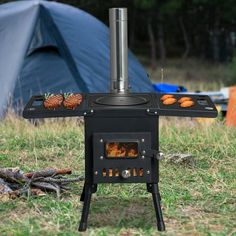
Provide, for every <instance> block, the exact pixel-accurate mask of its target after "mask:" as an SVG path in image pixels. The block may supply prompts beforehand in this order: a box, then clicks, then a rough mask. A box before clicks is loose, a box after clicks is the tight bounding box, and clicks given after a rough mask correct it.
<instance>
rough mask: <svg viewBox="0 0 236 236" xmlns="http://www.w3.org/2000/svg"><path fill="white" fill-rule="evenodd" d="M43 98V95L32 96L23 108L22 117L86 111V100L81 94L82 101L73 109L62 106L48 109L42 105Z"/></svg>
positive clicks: (50, 115) (64, 114) (51, 116)
mask: <svg viewBox="0 0 236 236" xmlns="http://www.w3.org/2000/svg"><path fill="white" fill-rule="evenodd" d="M43 100H44V96H43V95H38V96H32V97H31V98H30V100H29V102H28V103H27V104H26V106H25V108H24V111H23V117H24V118H26V119H34V118H56V117H72V116H83V115H84V112H85V111H86V103H87V101H86V97H85V95H83V101H82V103H81V104H80V106H78V107H77V108H76V109H75V110H70V109H66V108H64V107H63V106H61V107H59V108H57V109H55V110H48V109H46V108H45V107H44V106H43Z"/></svg>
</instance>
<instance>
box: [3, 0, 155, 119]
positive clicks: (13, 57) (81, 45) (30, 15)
mask: <svg viewBox="0 0 236 236" xmlns="http://www.w3.org/2000/svg"><path fill="white" fill-rule="evenodd" d="M109 77H110V49H109V30H108V28H107V27H106V26H105V25H104V24H103V23H102V22H100V21H98V20H97V19H96V18H94V17H93V16H91V15H89V14H88V13H86V12H84V11H82V10H79V9H77V8H74V7H71V6H68V5H65V4H60V3H56V2H47V1H38V0H37V1H17V2H11V3H7V4H2V5H0V85H1V94H0V116H2V115H3V114H4V111H6V109H7V107H8V106H9V103H10V104H11V105H13V106H14V107H15V108H16V106H19V104H21V107H22V105H24V104H25V103H26V102H27V101H28V99H29V97H30V96H31V95H34V94H44V93H46V92H51V93H58V92H74V91H80V92H109ZM129 81H130V86H131V90H132V91H133V92H148V91H149V92H150V91H153V88H152V84H151V82H150V80H149V78H148V76H147V74H146V72H145V70H144V68H143V67H142V65H141V64H140V63H139V62H138V61H137V59H136V58H135V57H134V56H133V55H132V54H131V53H130V52H129Z"/></svg>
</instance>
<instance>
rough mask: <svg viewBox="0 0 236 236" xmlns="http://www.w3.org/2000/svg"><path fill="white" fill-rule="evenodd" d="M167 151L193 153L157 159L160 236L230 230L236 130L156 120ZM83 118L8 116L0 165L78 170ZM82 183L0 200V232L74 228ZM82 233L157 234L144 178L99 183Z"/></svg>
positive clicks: (234, 227) (234, 221)
mask: <svg viewBox="0 0 236 236" xmlns="http://www.w3.org/2000/svg"><path fill="white" fill-rule="evenodd" d="M160 123H161V131H160V145H161V150H162V151H163V152H164V153H165V154H168V153H176V152H181V153H191V154H192V155H193V156H194V165H184V164H173V163H170V162H169V161H168V160H165V159H164V160H162V161H161V172H160V189H161V195H162V206H163V213H164V218H165V222H166V227H167V231H166V232H165V233H162V234H161V235H217V236H218V235H236V197H235V196H236V159H235V158H236V129H233V128H227V127H226V126H225V125H224V124H223V123H222V122H220V121H217V122H215V123H213V124H202V123H198V122H197V121H196V120H191V119H177V118H171V119H170V118H168V119H161V122H160ZM83 148H84V140H83V125H81V122H80V121H78V120H75V119H68V120H47V121H46V122H45V123H43V124H40V125H38V126H36V127H35V126H33V125H32V124H30V123H28V122H27V121H25V120H22V119H20V118H15V117H13V116H8V117H7V118H6V119H5V120H4V121H3V122H1V123H0V166H1V167H15V166H19V167H20V168H21V169H22V170H24V171H29V170H37V169H41V168H46V167H57V168H60V167H71V168H72V169H73V172H74V174H78V175H83V174H84V150H83ZM82 184H83V183H79V184H74V185H73V191H70V192H66V193H64V194H63V196H62V198H61V199H60V200H59V199H57V198H56V196H55V194H53V193H51V194H48V195H47V196H44V197H31V198H29V199H25V198H19V199H15V200H11V201H7V202H3V201H1V200H0V219H1V220H0V235H1V236H2V235H22V236H23V235H24V236H25V235H78V233H77V230H76V229H77V226H78V222H79V219H80V211H81V208H82V204H81V203H80V202H79V195H80V193H81V191H82ZM81 235H101V236H103V235H122V236H125V235H126V236H128V235H159V233H158V232H157V231H156V227H155V214H154V209H153V205H152V198H151V195H150V194H149V193H147V192H146V187H145V185H144V184H126V185H120V184H116V185H110V184H108V185H99V188H98V192H97V193H96V194H94V195H93V198H92V204H91V211H90V215H89V227H88V230H87V232H86V233H83V234H81Z"/></svg>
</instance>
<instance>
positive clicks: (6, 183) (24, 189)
mask: <svg viewBox="0 0 236 236" xmlns="http://www.w3.org/2000/svg"><path fill="white" fill-rule="evenodd" d="M70 174H72V170H71V169H69V168H65V169H54V168H49V169H45V170H40V171H34V172H29V173H23V172H22V171H21V170H20V169H19V168H0V200H1V199H14V198H16V197H19V196H22V195H37V196H43V195H45V193H46V192H48V191H53V192H56V194H57V197H60V195H61V192H62V191H64V190H68V189H70V188H69V187H68V186H67V185H68V184H70V183H72V182H79V181H82V180H83V178H81V177H76V178H65V177H64V175H70ZM3 195H4V196H3ZM6 195H7V196H6Z"/></svg>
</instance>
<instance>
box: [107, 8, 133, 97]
mask: <svg viewBox="0 0 236 236" xmlns="http://www.w3.org/2000/svg"><path fill="white" fill-rule="evenodd" d="M127 20H128V17H127V8H110V9H109V25H110V50H111V85H110V90H111V92H112V93H121V94H125V93H128V89H129V85H128V36H127Z"/></svg>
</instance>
